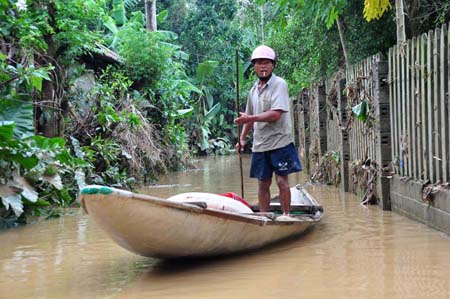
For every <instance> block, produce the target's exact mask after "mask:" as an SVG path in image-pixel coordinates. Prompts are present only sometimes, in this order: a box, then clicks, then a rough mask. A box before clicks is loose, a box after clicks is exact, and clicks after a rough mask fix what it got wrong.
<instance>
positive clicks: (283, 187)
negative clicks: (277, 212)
mask: <svg viewBox="0 0 450 299" xmlns="http://www.w3.org/2000/svg"><path fill="white" fill-rule="evenodd" d="M275 178H276V181H277V185H278V189H279V190H280V194H279V198H280V205H281V210H282V211H283V214H284V215H289V212H290V210H291V189H290V188H289V180H288V176H287V175H286V176H281V175H275Z"/></svg>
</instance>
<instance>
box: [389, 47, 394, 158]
mask: <svg viewBox="0 0 450 299" xmlns="http://www.w3.org/2000/svg"><path fill="white" fill-rule="evenodd" d="M393 55H394V49H393V48H389V53H388V83H389V107H390V109H389V117H390V120H391V123H390V127H391V134H390V135H391V149H392V150H391V161H393V160H394V159H393V157H394V152H395V150H394V134H393V132H394V105H393V99H392V97H393V94H394V92H393V88H392V87H393V81H394V80H393V78H392V58H393Z"/></svg>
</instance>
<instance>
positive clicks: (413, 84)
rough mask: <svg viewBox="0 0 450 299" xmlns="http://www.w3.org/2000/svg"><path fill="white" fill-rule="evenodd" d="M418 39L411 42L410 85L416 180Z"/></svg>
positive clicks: (411, 154)
mask: <svg viewBox="0 0 450 299" xmlns="http://www.w3.org/2000/svg"><path fill="white" fill-rule="evenodd" d="M416 50H417V48H416V38H415V37H413V39H412V40H411V46H410V51H411V63H410V72H411V85H410V95H411V97H410V102H411V113H410V116H411V122H410V123H411V130H410V134H411V135H410V136H411V138H410V140H411V143H410V148H409V149H410V157H411V164H412V167H411V171H412V172H411V173H410V176H411V177H412V178H414V179H417V161H418V157H417V147H416V90H415V88H416V53H417V52H416Z"/></svg>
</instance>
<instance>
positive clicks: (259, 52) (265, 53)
mask: <svg viewBox="0 0 450 299" xmlns="http://www.w3.org/2000/svg"><path fill="white" fill-rule="evenodd" d="M255 59H270V60H272V61H273V62H275V61H276V60H277V56H276V55H275V51H274V50H273V49H272V48H271V47H268V46H264V45H262V46H259V47H256V49H255V50H253V53H252V57H251V59H250V60H251V61H252V62H253V61H254V60H255Z"/></svg>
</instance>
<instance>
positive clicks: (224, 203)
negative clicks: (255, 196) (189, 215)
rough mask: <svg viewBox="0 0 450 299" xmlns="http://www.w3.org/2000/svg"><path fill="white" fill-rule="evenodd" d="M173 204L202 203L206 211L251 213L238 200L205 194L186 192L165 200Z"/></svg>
mask: <svg viewBox="0 0 450 299" xmlns="http://www.w3.org/2000/svg"><path fill="white" fill-rule="evenodd" d="M167 200H169V201H173V202H204V203H206V206H207V208H208V209H213V210H222V211H228V212H234V213H253V211H252V210H251V209H250V208H249V207H247V206H246V205H245V204H243V203H241V202H240V201H238V200H235V199H232V198H229V197H226V196H222V195H218V194H213V193H205V192H188V193H181V194H177V195H174V196H172V197H169V198H167Z"/></svg>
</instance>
